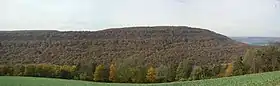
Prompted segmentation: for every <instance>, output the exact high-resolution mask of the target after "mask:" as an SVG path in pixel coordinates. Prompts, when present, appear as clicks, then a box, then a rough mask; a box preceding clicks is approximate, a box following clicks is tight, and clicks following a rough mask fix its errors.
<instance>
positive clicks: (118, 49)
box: [0, 26, 248, 65]
mask: <svg viewBox="0 0 280 86" xmlns="http://www.w3.org/2000/svg"><path fill="white" fill-rule="evenodd" d="M0 33H1V34H0V64H17V63H20V64H30V63H51V64H78V63H89V62H95V63H105V64H109V63H110V62H111V61H112V60H114V59H116V58H129V57H133V58H140V59H143V60H145V63H146V64H153V65H160V64H174V63H179V62H181V61H182V60H183V59H187V58H191V59H194V60H195V62H196V64H217V63H224V62H230V61H231V60H232V58H233V56H239V55H241V54H243V53H244V51H245V50H246V48H247V47H248V46H247V45H245V44H244V43H241V42H237V41H235V40H232V39H230V38H228V37H226V36H224V35H221V34H217V33H215V32H213V31H209V30H206V29H200V28H191V27H185V26H176V27H175V26H156V27H126V28H111V29H106V30H101V31H93V32H87V31H83V32H75V31H67V32H59V31H16V32H0Z"/></svg>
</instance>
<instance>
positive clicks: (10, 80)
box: [0, 71, 280, 86]
mask: <svg viewBox="0 0 280 86" xmlns="http://www.w3.org/2000/svg"><path fill="white" fill-rule="evenodd" d="M277 84H280V71H276V72H268V73H259V74H250V75H243V76H234V77H225V78H218V79H207V80H198V81H185V82H172V83H159V84H123V83H97V82H87V81H75V80H63V79H51V78H34V77H15V76H0V86H276V85H277Z"/></svg>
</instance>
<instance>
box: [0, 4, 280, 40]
mask: <svg viewBox="0 0 280 86" xmlns="http://www.w3.org/2000/svg"><path fill="white" fill-rule="evenodd" d="M154 25H156V26H159V25H180V26H181V25H183V26H191V27H199V28H205V29H210V30H213V31H215V32H218V33H221V34H224V35H227V36H277V37H280V2H279V0H0V30H26V29H28V30H31V29H32V30H41V29H44V30H45V29H52V30H53V29H54V30H100V29H106V28H110V27H124V26H126V27H127V26H154Z"/></svg>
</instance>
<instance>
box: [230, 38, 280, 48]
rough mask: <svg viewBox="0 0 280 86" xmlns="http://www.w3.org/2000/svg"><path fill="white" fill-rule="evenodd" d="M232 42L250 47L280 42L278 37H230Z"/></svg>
mask: <svg viewBox="0 0 280 86" xmlns="http://www.w3.org/2000/svg"><path fill="white" fill-rule="evenodd" d="M231 38H232V39H234V40H237V41H240V42H243V43H247V44H251V45H261V46H262V45H267V44H269V43H273V42H280V37H231Z"/></svg>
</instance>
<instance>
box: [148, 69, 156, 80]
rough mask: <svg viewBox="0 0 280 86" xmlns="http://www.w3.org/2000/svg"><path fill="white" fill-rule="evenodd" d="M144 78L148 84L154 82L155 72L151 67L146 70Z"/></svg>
mask: <svg viewBox="0 0 280 86" xmlns="http://www.w3.org/2000/svg"><path fill="white" fill-rule="evenodd" d="M146 78H147V80H148V81H149V82H155V81H156V70H155V68H153V67H152V66H151V67H150V68H149V69H148V72H147V75H146Z"/></svg>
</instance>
